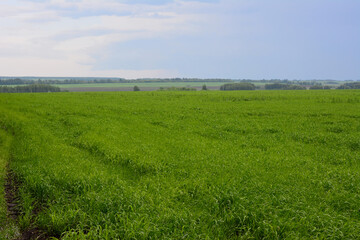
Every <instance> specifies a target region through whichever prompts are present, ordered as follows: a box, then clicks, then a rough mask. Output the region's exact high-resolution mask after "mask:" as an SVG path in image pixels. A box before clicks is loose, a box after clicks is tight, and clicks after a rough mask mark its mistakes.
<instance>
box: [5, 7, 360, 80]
mask: <svg viewBox="0 0 360 240" xmlns="http://www.w3.org/2000/svg"><path fill="white" fill-rule="evenodd" d="M359 16H360V1H359V0H291V1H290V0H271V1H269V0H153V1H150V0H26V1H25V0H1V1H0V31H1V37H0V76H43V77H46V76H53V77H121V78H146V77H149V78H156V77H160V78H166V77H184V78H191V77H196V78H232V79H335V80H348V79H352V80H359V79H360V17H359Z"/></svg>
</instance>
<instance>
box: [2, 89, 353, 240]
mask: <svg viewBox="0 0 360 240" xmlns="http://www.w3.org/2000/svg"><path fill="white" fill-rule="evenodd" d="M139 85H140V84H139ZM0 127H1V129H2V130H1V131H0V143H1V145H0V165H1V166H3V167H4V166H6V165H7V164H9V166H8V169H7V172H8V173H9V172H12V173H13V174H14V176H16V179H17V181H16V182H15V184H17V187H18V189H17V190H16V195H17V197H18V200H17V201H18V203H16V204H18V205H17V207H18V208H19V209H20V212H19V213H20V216H18V226H19V228H20V230H21V231H24V230H26V229H36V232H41V233H44V232H45V233H46V236H48V237H49V238H50V237H56V238H61V239H358V238H359V236H360V206H359V198H360V91H356V90H353V91H348V90H343V91H340V90H329V91H328V90H323V91H234V92H223V91H209V92H205V91H201V92H200V91H198V92H112V93H44V94H1V95H0ZM8 173H5V172H0V181H2V182H4V181H5V175H6V174H7V175H8ZM0 197H2V198H3V196H2V195H1V194H0ZM0 204H1V205H2V206H0V226H4V224H2V223H4V221H5V220H4V219H5V211H4V209H5V206H4V205H5V203H4V201H3V200H1V201H0ZM1 221H2V222H1ZM12 228H13V229H16V227H12ZM9 229H10V226H8V227H3V228H1V227H0V236H2V235H1V234H2V233H3V232H4V231H10V230H9Z"/></svg>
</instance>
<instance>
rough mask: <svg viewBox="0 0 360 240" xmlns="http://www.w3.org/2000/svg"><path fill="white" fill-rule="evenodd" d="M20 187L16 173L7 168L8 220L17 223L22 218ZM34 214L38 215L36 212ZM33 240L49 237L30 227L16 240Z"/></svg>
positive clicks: (6, 196) (43, 239) (6, 195)
mask: <svg viewBox="0 0 360 240" xmlns="http://www.w3.org/2000/svg"><path fill="white" fill-rule="evenodd" d="M19 186H20V182H19V181H18V179H17V178H16V175H15V173H14V172H13V171H11V170H9V168H8V167H7V174H6V182H5V200H6V204H7V210H8V218H10V219H11V220H13V221H15V222H16V221H18V219H19V217H20V216H21V207H20V200H19V196H18V193H19ZM34 213H35V214H36V212H34ZM33 239H38V240H45V239H49V236H48V235H46V234H45V233H44V232H42V231H41V230H39V229H38V228H36V227H30V228H29V229H26V230H25V231H22V232H21V235H20V237H18V238H16V239H14V240H33Z"/></svg>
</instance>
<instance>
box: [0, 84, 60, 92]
mask: <svg viewBox="0 0 360 240" xmlns="http://www.w3.org/2000/svg"><path fill="white" fill-rule="evenodd" d="M29 92H30V93H31V92H60V88H59V87H54V86H51V85H47V84H32V85H27V86H16V87H0V93H29Z"/></svg>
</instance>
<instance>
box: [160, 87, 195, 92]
mask: <svg viewBox="0 0 360 240" xmlns="http://www.w3.org/2000/svg"><path fill="white" fill-rule="evenodd" d="M159 91H196V88H189V87H168V88H163V87H161V88H160V89H159Z"/></svg>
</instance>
